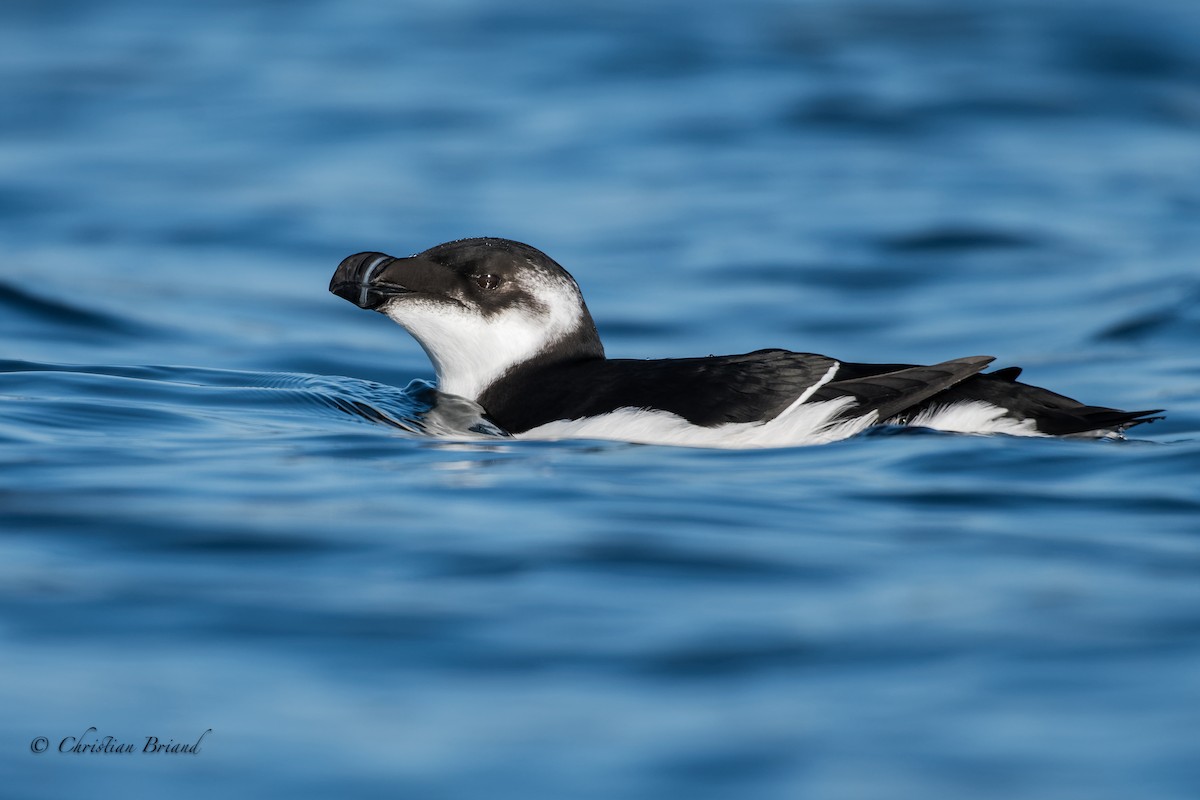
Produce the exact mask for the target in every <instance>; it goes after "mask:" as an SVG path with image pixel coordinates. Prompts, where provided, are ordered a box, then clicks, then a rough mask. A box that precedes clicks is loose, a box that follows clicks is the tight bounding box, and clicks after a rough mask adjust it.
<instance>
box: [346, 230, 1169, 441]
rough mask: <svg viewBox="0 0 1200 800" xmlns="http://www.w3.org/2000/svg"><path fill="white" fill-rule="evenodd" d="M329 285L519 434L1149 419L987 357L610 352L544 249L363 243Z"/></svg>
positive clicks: (663, 435)
mask: <svg viewBox="0 0 1200 800" xmlns="http://www.w3.org/2000/svg"><path fill="white" fill-rule="evenodd" d="M329 290H330V291H331V292H333V293H334V294H335V295H337V296H339V297H342V298H344V299H346V300H349V301H350V302H352V303H354V304H355V305H357V306H359V307H360V308H364V309H370V310H373V311H378V312H381V313H383V314H386V315H387V316H388V317H390V318H391V319H392V320H394V321H395V322H397V323H399V324H400V325H401V326H403V327H404V328H405V329H407V330H408V332H409V333H410V334H412V336H413V337H414V338H415V339H416V340H417V342H418V343H420V345H421V347H422V348H424V350H425V352H426V353H427V354H428V355H429V358H430V360H431V361H432V362H433V366H434V369H435V371H436V373H437V386H438V391H439V392H440V393H448V394H452V395H457V396H460V397H464V398H467V399H469V400H471V401H473V402H475V403H477V404H478V405H479V406H481V407H482V409H483V412H484V413H485V415H486V418H487V419H488V420H489V421H491V422H492V423H494V424H495V425H497V426H499V427H500V428H502V429H503V430H505V431H507V432H508V433H510V434H513V435H515V436H522V437H527V438H541V439H565V438H590V439H616V440H621V441H631V442H643V443H652V444H678V445H694V446H711V447H778V446H787V445H797V444H815V443H820V442H828V441H833V440H836V439H842V438H845V437H847V436H851V435H853V434H855V433H858V432H860V431H862V430H865V429H867V428H869V427H872V426H876V425H884V424H886V425H910V426H919V427H925V428H934V429H938V430H944V431H956V432H961V433H1007V434H1016V435H1025V436H1120V435H1121V433H1122V432H1123V431H1124V430H1125V429H1127V428H1129V427H1131V426H1133V425H1138V424H1141V423H1144V422H1151V421H1153V420H1154V419H1159V417H1153V416H1151V415H1153V414H1156V413H1158V411H1160V410H1161V409H1155V410H1150V411H1120V410H1117V409H1113V408H1106V407H1104V406H1090V405H1084V404H1083V403H1080V402H1078V401H1076V400H1072V399H1070V398H1068V397H1064V396H1063V395H1060V394H1055V393H1053V392H1051V391H1048V390H1046V389H1042V388H1040V387H1037V386H1031V385H1028V384H1024V383H1021V382H1019V381H1018V380H1017V377H1018V375H1020V372H1021V370H1020V368H1019V367H1007V368H1005V369H999V370H996V371H994V372H986V373H985V372H983V370H984V369H985V368H986V367H987V366H988V365H989V364H990V363H991V362H992V361H993V360H994V359H993V357H991V356H968V357H965V358H955V359H952V360H949V361H943V362H941V363H938V364H932V365H929V366H918V365H910V364H858V363H851V362H845V361H839V360H837V359H834V358H830V357H828V356H824V355H817V354H814V353H797V352H791V351H789V350H779V349H771V350H757V351H755V352H752V353H745V354H741V355H727V356H708V357H704V358H669V359H650V360H637V359H611V358H606V357H605V355H604V346H603V345H602V344H601V342H600V335H599V333H598V332H597V331H596V325H595V323H594V322H593V321H592V316H591V314H590V313H589V312H588V308H587V305H586V304H585V303H584V300H583V295H582V294H581V293H580V290H579V286H578V285H577V284H576V282H575V279H574V278H572V277H571V275H570V274H569V273H568V272H567V271H566V270H565V269H563V268H562V267H561V266H559V264H557V263H556V262H555V261H554V260H553V259H551V258H550V257H549V256H547V255H546V254H545V253H543V252H541V251H540V250H537V249H536V248H533V247H530V246H529V245H526V244H521V243H520V242H514V241H511V240H508V239H499V238H475V239H461V240H457V241H453V242H446V243H445V244H439V245H437V246H436V247H431V248H430V249H428V250H425V251H424V252H421V253H417V254H416V255H413V256H409V257H407V258H396V257H393V256H389V255H387V254H385V253H378V252H365V253H357V254H355V255H352V256H349V257H348V258H346V259H345V260H343V261H342V263H341V264H339V265H338V268H337V270H336V271H335V272H334V275H333V279H332V280H331V282H330V285H329Z"/></svg>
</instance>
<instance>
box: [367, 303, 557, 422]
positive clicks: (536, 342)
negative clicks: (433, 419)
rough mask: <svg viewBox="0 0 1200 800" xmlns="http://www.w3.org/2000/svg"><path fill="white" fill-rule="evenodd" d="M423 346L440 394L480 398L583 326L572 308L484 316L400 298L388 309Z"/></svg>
mask: <svg viewBox="0 0 1200 800" xmlns="http://www.w3.org/2000/svg"><path fill="white" fill-rule="evenodd" d="M384 313H385V314H387V316H389V317H390V318H391V319H392V320H393V321H395V322H397V323H399V324H400V325H402V326H403V327H404V328H405V329H406V330H408V332H409V333H411V334H412V335H413V338H415V339H416V340H417V342H419V343H420V345H421V347H422V348H424V350H425V352H426V353H427V354H428V355H429V360H430V361H432V362H433V368H434V370H436V372H437V383H438V391H440V392H447V393H449V394H455V395H458V396H460V397H466V398H468V399H470V400H478V399H479V397H480V395H482V394H483V392H484V390H485V389H487V388H488V387H489V386H491V385H492V384H493V383H495V382H496V380H497V379H499V378H500V377H501V376H502V375H503V374H504V373H505V372H507V371H508V370H509V369H510V368H511V367H513V366H514V365H516V364H520V363H521V362H523V361H527V360H529V359H530V358H533V357H534V356H536V355H537V354H538V353H540V352H542V351H543V350H545V349H547V348H549V347H550V346H552V345H554V344H555V343H556V342H558V341H560V340H562V339H563V338H564V337H566V336H567V335H568V334H570V333H572V332H573V331H574V330H575V329H576V328H577V327H578V325H579V321H580V316H579V312H578V311H577V310H576V307H575V305H574V304H569V303H553V304H550V305H548V306H547V309H546V311H545V312H540V311H534V310H532V309H526V308H520V307H515V308H511V309H507V310H504V311H501V312H499V313H496V314H493V315H492V316H490V317H488V316H484V315H483V314H481V313H480V312H479V311H478V310H477V309H474V308H470V307H468V306H463V305H453V304H451V303H447V302H444V301H436V300H426V299H423V298H411V297H407V298H400V299H399V300H397V301H393V302H392V303H390V304H389V306H388V307H387V308H386V309H384Z"/></svg>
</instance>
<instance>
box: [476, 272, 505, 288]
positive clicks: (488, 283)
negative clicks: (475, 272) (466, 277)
mask: <svg viewBox="0 0 1200 800" xmlns="http://www.w3.org/2000/svg"><path fill="white" fill-rule="evenodd" d="M475 282H476V283H477V284H479V288H480V289H495V288H496V287H497V286H499V285H500V276H499V275H491V274H488V275H480V276H479V277H478V278H476V279H475Z"/></svg>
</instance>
